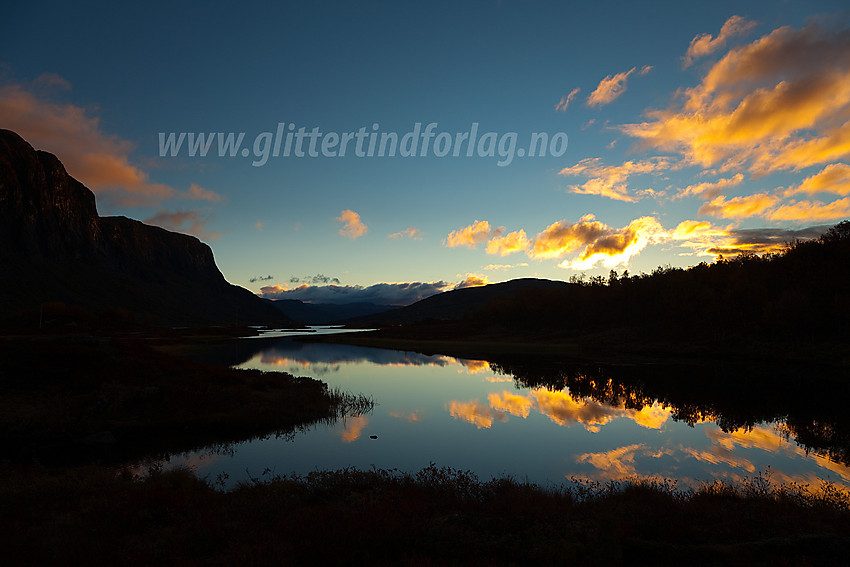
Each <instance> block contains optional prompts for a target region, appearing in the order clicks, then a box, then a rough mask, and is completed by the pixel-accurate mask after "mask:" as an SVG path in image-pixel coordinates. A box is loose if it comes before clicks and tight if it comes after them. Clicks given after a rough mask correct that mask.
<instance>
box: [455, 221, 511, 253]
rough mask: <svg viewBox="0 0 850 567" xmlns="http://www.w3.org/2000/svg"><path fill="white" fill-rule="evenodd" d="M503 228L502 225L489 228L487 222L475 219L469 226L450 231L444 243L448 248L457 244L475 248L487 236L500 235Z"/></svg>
mask: <svg viewBox="0 0 850 567" xmlns="http://www.w3.org/2000/svg"><path fill="white" fill-rule="evenodd" d="M504 230H505V229H504V228H503V227H499V228H494V229H492V230H491V229H490V223H489V222H487V221H479V220H476V221H475V222H474V223H472V224H471V225H469V226H466V227H464V228H459V229H457V230H453V231H451V232H450V233H449V235H448V236H447V237H446V240H445V245H446V246H448V247H449V248H456V247H458V246H466V247H467V248H476V247H477V246H478V245H479V244H481V243H482V242H484V241H485V240H487V239H488V238H491V237H496V236H501V235H502V233H503V232H504Z"/></svg>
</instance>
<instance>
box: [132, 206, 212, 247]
mask: <svg viewBox="0 0 850 567" xmlns="http://www.w3.org/2000/svg"><path fill="white" fill-rule="evenodd" d="M207 220H209V219H206V218H201V213H200V211H175V212H173V213H169V212H168V211H162V212H159V213H157V214H155V215H154V216H152V217H150V218H148V219H145V220H144V221H143V222H145V224H153V225H156V226H161V227H162V228H165V229H167V230H173V231H175V232H185V233H189V234H194V235H195V236H197V237H198V238H200V239H202V240H215V239H217V238H219V237H220V236H221V235H222V234H223V233H221V232H207V230H206V228H205V225H206V223H207Z"/></svg>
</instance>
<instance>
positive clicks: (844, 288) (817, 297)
mask: <svg viewBox="0 0 850 567" xmlns="http://www.w3.org/2000/svg"><path fill="white" fill-rule="evenodd" d="M518 281H521V280H518ZM537 281H538V282H541V283H543V282H545V283H547V284H549V285H534V286H530V287H529V286H521V285H513V286H512V285H508V284H511V283H513V282H507V283H506V284H495V285H491V286H486V287H480V288H471V289H466V290H460V291H459V292H447V293H444V294H440V295H439V296H435V297H433V298H429V299H428V300H424V301H422V302H419V303H416V304H414V305H411V306H409V307H406V308H403V309H400V310H397V311H396V312H394V319H393V320H386V321H381V320H379V319H380V317H381V315H378V316H374V318H373V319H372V321H371V323H372V324H373V325H376V326H378V325H379V326H382V327H383V328H384V330H383V331H379V332H378V333H376V335H375V336H377V337H380V338H381V339H385V338H399V339H404V340H410V341H415V340H426V339H427V340H432V341H433V340H446V341H468V342H473V341H479V342H482V341H486V342H490V343H502V344H509V343H510V344H516V343H524V344H530V343H537V344H544V343H553V344H558V343H560V344H567V343H569V344H573V345H575V344H579V345H588V346H590V347H593V348H594V349H596V350H597V351H604V350H611V351H614V350H620V351H622V352H636V351H646V352H650V351H651V352H656V353H659V354H665V353H670V354H672V353H694V352H701V353H704V354H711V353H713V352H715V351H723V352H727V353H738V354H764V355H770V354H773V353H781V354H783V355H788V356H809V355H819V354H824V355H828V357H829V358H830V359H831V360H833V361H842V360H844V359H845V358H847V354H848V349H847V346H846V345H847V340H848V339H850V323H848V320H850V221H843V222H841V223H840V224H838V225H836V226H834V227H833V228H831V229H830V230H829V231H828V232H827V233H825V234H824V235H822V236H821V237H820V238H819V239H816V240H809V241H798V242H793V243H789V245H788V248H787V249H786V250H785V251H783V252H781V253H776V254H768V255H763V256H758V255H755V254H742V255H740V256H737V257H735V258H730V259H726V258H719V259H718V261H717V262H715V263H713V264H707V263H701V264H699V265H697V266H693V267H691V268H671V267H669V266H667V267H659V268H657V269H656V270H654V271H653V272H652V273H650V274H640V275H629V274H628V272H623V273H622V274H620V273H617V272H616V271H614V270H612V271H611V272H610V274H609V276H608V277H607V278H604V277H602V276H595V277H593V278H590V279H589V280H588V279H584V278H583V277H576V276H574V277H573V278H571V280H570V283H569V284H567V283H559V282H546V281H545V280H537ZM556 283H557V284H558V285H556ZM499 290H501V291H500V292H499V293H496V292H497V291H499ZM460 292H463V293H465V294H466V295H465V296H464V299H470V300H475V301H472V303H471V304H468V305H467V306H466V309H463V310H461V309H445V308H443V309H439V310H429V309H425V307H427V305H428V302H429V301H430V302H431V303H436V301H435V300H436V299H439V300H440V302H441V304H444V305H449V306H451V305H454V304H455V303H457V302H456V301H450V299H451V298H452V297H453V296H454V295H456V294H457V295H458V299H460V297H459V296H460ZM470 305H471V306H472V308H470ZM401 314H405V315H406V317H404V318H402V317H401ZM414 315H415V317H414ZM362 339H363V340H368V339H366V337H362ZM345 340H346V341H349V340H358V341H359V340H361V338H360V337H356V338H354V337H351V338H346V339H345ZM506 348H507V347H506Z"/></svg>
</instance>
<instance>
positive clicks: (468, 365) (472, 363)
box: [454, 358, 490, 374]
mask: <svg viewBox="0 0 850 567" xmlns="http://www.w3.org/2000/svg"><path fill="white" fill-rule="evenodd" d="M454 361H455V362H457V363H458V364H460V365H461V366H463V367H464V368H465V369H466V373H467V374H479V373H481V372H487V371H488V370H490V363H489V362H487V361H486V360H470V359H466V358H456V359H455V360H454ZM458 372H461V371H460V370H458Z"/></svg>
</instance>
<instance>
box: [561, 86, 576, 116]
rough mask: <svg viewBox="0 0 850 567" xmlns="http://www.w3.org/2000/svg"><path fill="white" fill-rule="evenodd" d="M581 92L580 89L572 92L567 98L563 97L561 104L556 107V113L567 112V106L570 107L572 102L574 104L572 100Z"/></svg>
mask: <svg viewBox="0 0 850 567" xmlns="http://www.w3.org/2000/svg"><path fill="white" fill-rule="evenodd" d="M580 90H581V89H579V88H575V89H573V90H571V91H570V94H568V95H567V96H563V97H561V102H559V103H558V104H557V105H556V106H555V112H557V111H559V110H560V111H561V112H566V110H567V106H569V104H570V102H572V100H573V99H574V98H575V97H576V95H577V94H578V93H579V91H580Z"/></svg>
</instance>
